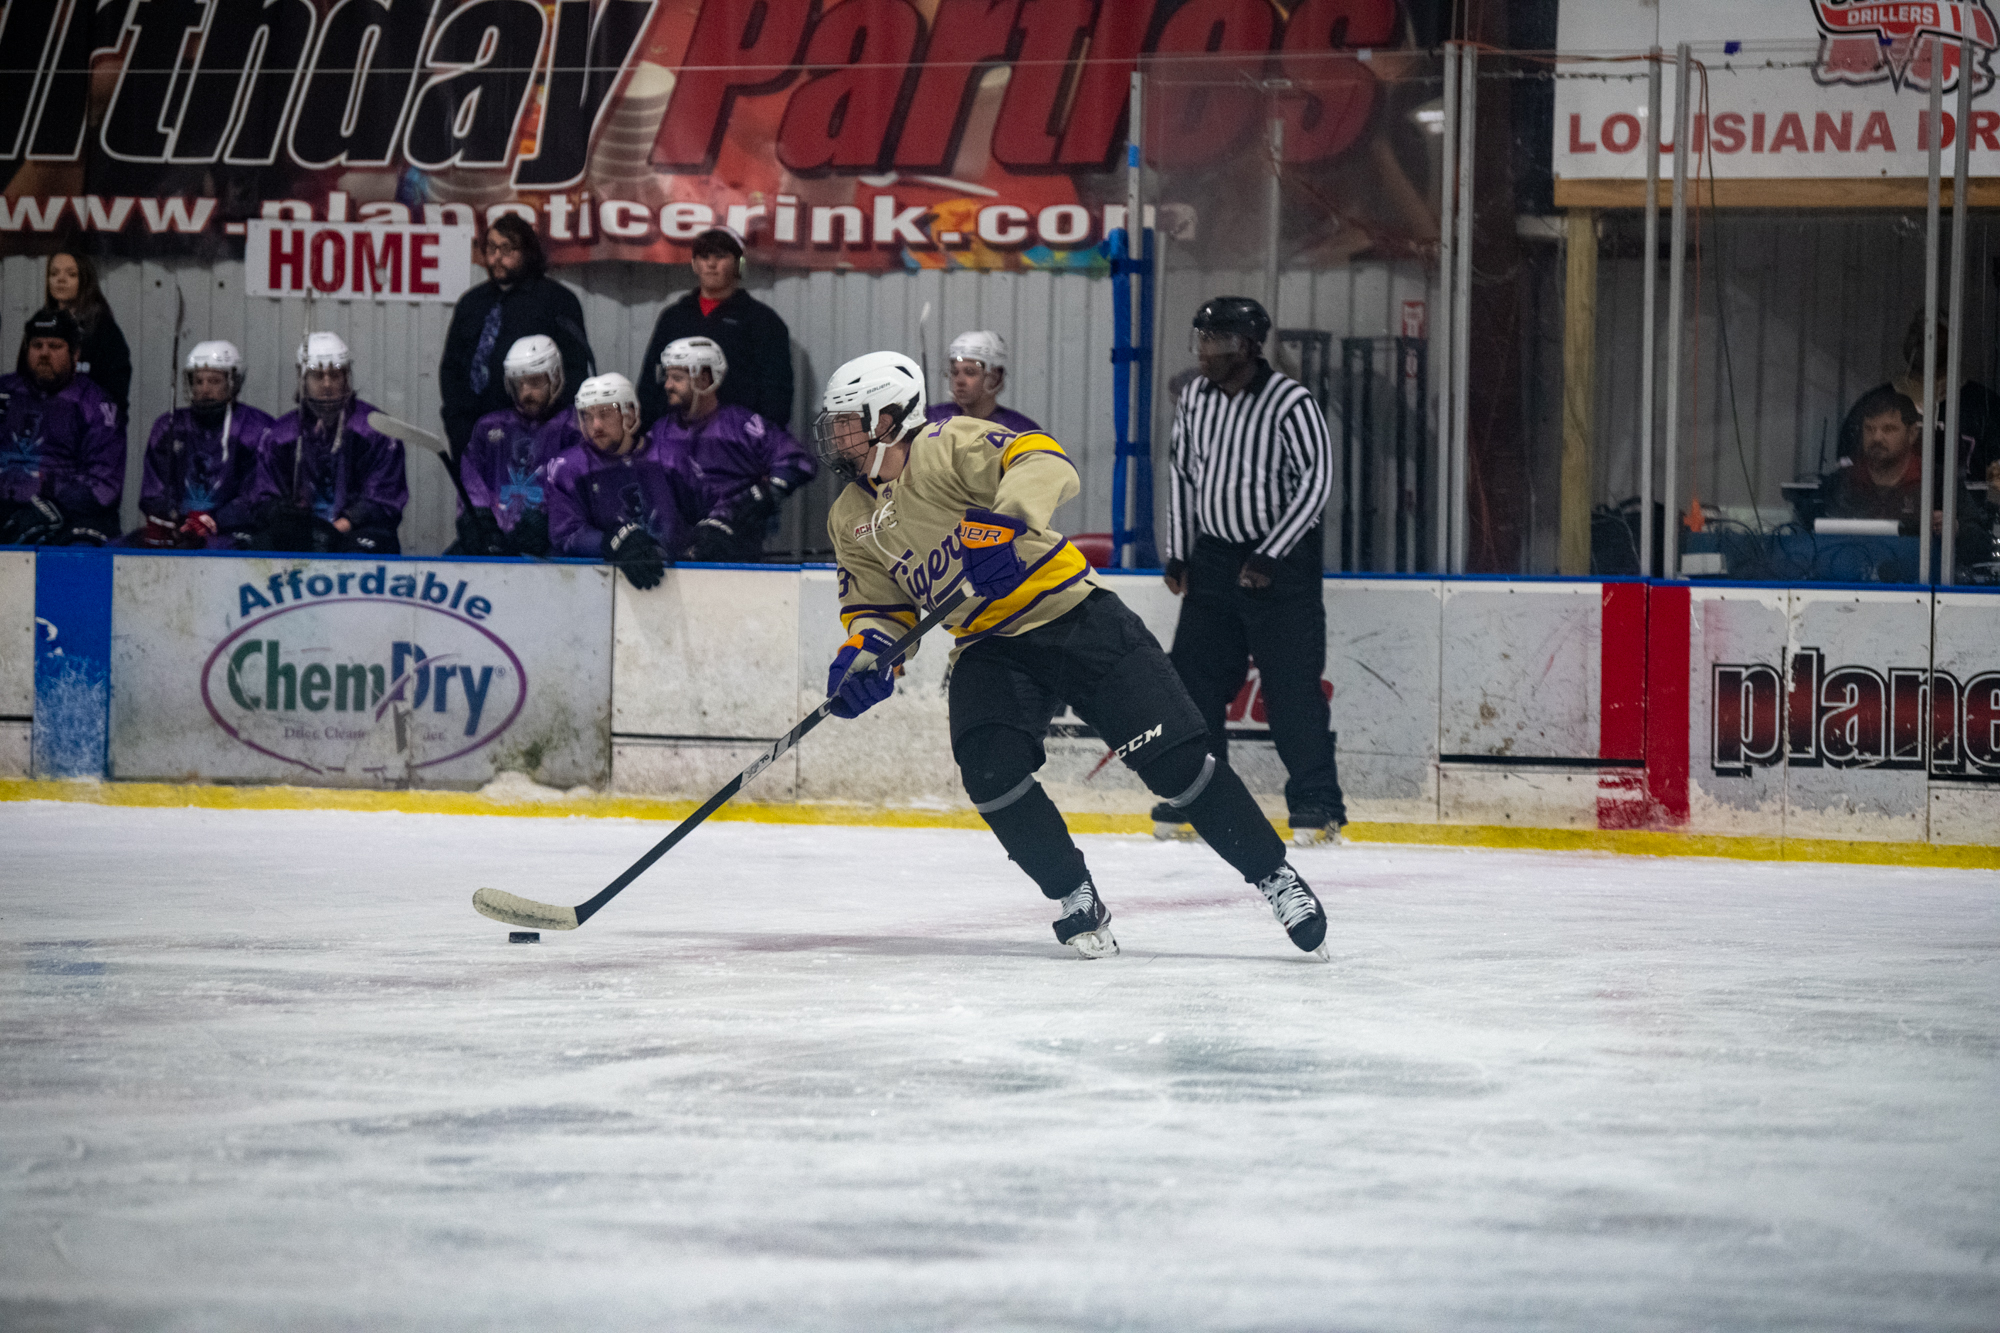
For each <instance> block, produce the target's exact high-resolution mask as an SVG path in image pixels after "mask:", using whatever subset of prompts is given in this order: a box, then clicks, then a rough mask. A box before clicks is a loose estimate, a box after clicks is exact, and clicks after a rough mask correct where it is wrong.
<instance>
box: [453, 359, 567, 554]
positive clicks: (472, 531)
mask: <svg viewBox="0 0 2000 1333" xmlns="http://www.w3.org/2000/svg"><path fill="white" fill-rule="evenodd" d="M502 364H503V367H504V370H505V374H506V377H507V396H508V397H509V398H510V399H511V400H512V401H513V406H511V407H505V408H502V409H500V410H499V411H498V412H488V413H487V414H486V415H485V416H483V417H481V418H479V420H478V421H477V422H475V423H474V424H473V427H472V433H471V434H470V435H469V436H468V437H467V439H466V444H465V453H464V454H463V455H462V456H461V458H460V461H459V474H460V475H459V480H461V481H463V482H464V483H465V494H466V498H467V499H469V500H471V501H472V504H473V508H471V509H469V510H465V511H464V512H462V513H460V514H459V516H458V540H457V541H456V542H454V543H453V544H452V547H451V549H450V550H448V551H446V552H445V554H446V555H547V554H548V553H549V508H548V487H547V481H548V477H547V472H548V465H549V462H550V460H551V459H553V458H554V457H555V456H556V455H557V454H559V453H561V452H562V451H563V450H565V449H567V448H569V447H570V446H571V445H573V444H579V443H581V442H582V438H583V437H582V436H581V435H580V434H579V433H578V431H577V428H576V417H575V416H574V415H572V414H571V413H569V412H565V411H558V410H557V408H556V404H557V402H558V401H560V400H561V398H562V392H563V361H562V351H561V349H560V348H558V347H557V346H556V341H555V339H553V338H549V337H545V336H543V335H542V334H534V335H532V336H530V337H526V338H521V339H518V340H517V341H516V342H515V343H514V345H513V346H512V347H510V348H508V349H507V358H506V360H505V361H504V362H503V363H502Z"/></svg>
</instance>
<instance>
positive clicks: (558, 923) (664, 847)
mask: <svg viewBox="0 0 2000 1333" xmlns="http://www.w3.org/2000/svg"><path fill="white" fill-rule="evenodd" d="M969 596H971V593H970V592H969V591H968V590H967V589H966V588H965V587H964V586H963V585H960V587H959V588H958V589H957V590H956V591H955V592H953V593H952V594H951V595H950V596H949V597H946V598H945V599H944V600H943V601H942V602H939V603H938V604H937V606H936V607H935V608H933V609H932V610H931V612H930V614H929V615H927V616H925V617H924V618H923V619H922V620H919V621H918V622H917V623H916V626H915V628H913V629H911V630H910V631H909V633H907V634H905V635H903V637H902V638H900V639H898V640H896V642H895V643H893V644H891V645H890V646H889V647H888V648H887V649H885V650H884V651H883V652H882V654H881V656H880V657H877V658H876V659H874V660H876V661H881V660H882V659H883V658H887V659H888V660H890V661H894V660H895V659H897V658H898V657H901V656H902V655H903V654H904V653H905V652H907V651H908V650H909V648H910V645H912V644H914V643H915V642H916V641H917V640H918V639H921V638H922V637H923V636H924V634H925V633H926V632H928V631H929V630H931V629H933V628H935V627H936V625H937V624H938V622H939V621H941V620H943V619H944V618H945V617H946V616H948V615H950V614H951V613H952V612H953V611H956V610H957V609H958V608H959V606H960V605H962V604H963V603H964V602H965V600H966V598H967V597H969ZM859 667H860V660H859V659H857V660H856V662H855V664H854V666H851V667H849V668H848V672H847V674H848V675H850V676H851V675H853V674H854V672H855V670H856V669H858V668H859ZM838 693H839V691H837V690H836V691H835V692H834V694H830V695H828V696H827V698H826V702H824V703H822V704H821V705H820V706H819V707H817V708H815V709H813V710H812V712H810V713H807V714H806V715H805V717H804V718H803V719H801V720H800V722H799V724H798V725H797V726H795V727H793V728H792V729H791V730H790V731H788V732H786V733H785V734H784V735H782V736H780V737H778V739H777V740H775V741H773V742H771V748H770V749H768V750H766V751H764V753H762V754H760V755H758V756H757V758H756V759H755V760H753V761H752V762H751V764H750V767H748V768H746V769H744V770H743V771H742V772H741V773H738V774H737V775H736V776H735V777H733V778H731V779H730V780H729V782H728V785H726V786H725V787H723V789H722V790H721V791H719V792H717V793H715V795H713V796H711V797H709V798H708V800H706V801H704V802H703V803H702V807H701V809H699V810H697V811H695V812H694V813H693V814H691V815H689V816H688V817H687V818H686V819H683V820H682V821H681V822H680V823H679V824H677V825H675V826H674V831H673V832H671V833H669V834H668V835H667V836H666V837H664V838H662V839H660V840H659V841H658V842H657V843H655V844H653V850H651V851H649V852H647V853H646V854H645V855H644V856H642V857H640V858H639V859H638V860H637V861H634V862H633V863H632V865H631V867H630V868H629V869H627V870H626V872H625V873H624V874H622V875H620V876H619V877H618V878H617V879H614V880H612V881H611V882H610V883H609V884H607V885H605V886H604V888H603V890H602V891H601V892H599V893H598V895H597V896H596V897H595V898H591V899H589V900H587V901H585V902H580V903H578V904H577V905H576V906H575V907H558V906H556V905H555V904H553V903H538V902H536V901H535V900H534V899H532V898H522V897H520V896H518V895H516V894H512V893H506V892H503V891H502V890H500V889H480V890H479V891H478V892H476V893H474V894H473V895H472V905H473V907H474V908H475V909H476V910H477V911H478V912H479V913H480V914H481V915H482V916H490V917H492V918H493V919H494V920H495V921H505V922H506V923H507V924H508V925H510V926H527V927H529V928H530V929H537V930H575V929H576V928H577V927H578V926H580V925H582V924H583V923H584V922H586V921H588V920H590V918H591V917H593V916H595V915H596V914H597V909H598V908H600V907H602V906H604V904H606V903H608V902H610V901H611V900H612V899H613V898H616V897H617V896H618V895H619V894H620V893H622V892H624V890H625V888H626V886H627V885H629V884H631V882H632V881H633V880H635V879H637V878H639V876H641V875H643V874H645V873H646V871H647V870H648V869H649V868H650V867H651V866H652V864H653V862H655V861H657V860H659V859H660V858H661V857H663V856H665V855H666V854H667V853H668V852H670V851H672V850H673V848H674V844H675V843H677V842H679V841H680V840H681V839H682V838H685V837H686V836H687V835H688V834H690V833H692V832H694V830H695V827H696V826H697V825H699V824H700V823H701V821H702V820H704V819H707V818H708V817H709V816H710V815H712V814H714V813H715V812H716V811H717V810H720V809H721V808H722V807H723V806H724V805H725V804H726V803H727V802H728V801H729V799H730V798H731V797H733V796H734V795H736V793H737V792H739V791H742V790H743V788H744V786H745V785H746V784H748V783H749V782H750V780H751V779H752V778H754V777H756V776H757V775H758V774H759V773H762V772H763V771H764V770H765V769H766V768H769V767H770V766H771V764H772V763H773V762H774V761H776V759H777V758H778V756H779V755H781V754H783V753H784V752H785V751H787V750H789V749H791V748H792V747H793V746H794V745H797V744H798V743H799V740H800V738H801V737H803V736H804V735H805V734H806V733H807V732H809V731H811V730H812V729H813V728H814V727H816V726H818V725H819V724H820V723H821V722H823V721H825V720H826V718H827V716H828V715H829V713H830V712H831V711H832V709H833V701H834V698H835V697H836V696H837V695H838Z"/></svg>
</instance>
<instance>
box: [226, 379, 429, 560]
mask: <svg viewBox="0 0 2000 1333" xmlns="http://www.w3.org/2000/svg"><path fill="white" fill-rule="evenodd" d="M374 410H375V409H374V407H372V406H371V405H369V404H368V403H365V402H363V401H362V400H361V399H359V398H356V399H355V400H354V401H353V403H351V404H350V405H349V406H348V409H347V412H346V415H345V417H344V419H343V425H342V429H341V432H340V439H339V440H338V441H336V440H334V439H333V432H332V429H331V427H330V426H329V425H326V424H323V423H321V422H320V420H319V419H318V418H317V417H314V416H313V415H312V414H311V413H308V412H306V411H305V409H303V408H294V409H293V410H291V411H290V412H287V413H285V415H283V416H281V417H279V418H278V419H277V420H276V421H275V422H273V423H272V425H271V432H270V434H269V435H267V436H266V437H265V444H264V457H263V460H262V462H263V466H261V467H260V468H258V470H257V484H256V487H255V491H254V494H253V497H252V498H253V501H254V503H257V504H260V505H261V504H263V503H265V502H267V501H270V500H277V499H284V500H288V501H290V502H291V503H293V504H298V505H303V506H305V507H306V508H308V509H311V510H312V511H313V513H315V514H317V515H319V517H321V518H323V519H325V520H326V521H327V522H329V523H331V522H332V521H333V520H334V519H337V518H345V519H347V520H348V521H349V522H350V523H352V524H353V525H354V526H355V527H357V528H387V529H389V530H391V531H393V530H394V529H395V527H396V525H397V524H398V523H400V522H402V519H403V507H404V506H405V505H407V504H409V502H410V484H409V480H408V478H406V477H405V476H404V474H403V442H402V441H401V440H396V439H391V438H390V437H389V436H387V435H383V434H381V433H379V432H377V431H375V430H372V429H370V428H369V425H368V414H369V413H370V412H373V411H374ZM301 416H303V417H304V419H305V423H306V424H305V430H304V441H303V444H304V449H303V453H302V452H301V448H300V445H301V440H300V419H301Z"/></svg>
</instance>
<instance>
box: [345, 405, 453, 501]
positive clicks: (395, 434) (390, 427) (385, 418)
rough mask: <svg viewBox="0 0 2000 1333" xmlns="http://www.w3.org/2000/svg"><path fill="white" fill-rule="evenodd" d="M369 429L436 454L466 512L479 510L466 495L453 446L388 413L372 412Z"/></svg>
mask: <svg viewBox="0 0 2000 1333" xmlns="http://www.w3.org/2000/svg"><path fill="white" fill-rule="evenodd" d="M368 428H369V429H370V430H372V431H375V432H376V433H378V434H381V435H387V436H388V437H389V438H390V439H392V440H401V441H402V442H403V443H404V444H414V445H416V446H417V448H419V449H424V450H427V451H429V452H431V453H434V454H436V455H437V456H438V462H440V463H443V464H444V470H445V471H446V472H448V473H450V474H451V484H452V488H453V489H454V490H456V491H457V492H458V498H459V502H460V503H461V504H463V505H464V506H465V512H466V513H468V514H469V513H471V512H472V511H474V510H476V509H478V508H479V506H478V505H476V504H474V503H472V497H471V496H469V495H467V494H466V493H465V479H464V478H463V477H461V476H459V475H458V468H457V466H456V465H455V464H453V463H452V461H451V446H450V445H448V444H446V443H445V442H444V440H443V439H441V438H440V437H439V436H437V435H436V434H434V433H432V432H431V431H427V430H425V429H424V428H423V427H422V426H412V425H411V424H410V423H409V422H407V421H398V420H397V419H396V418H395V417H392V416H390V415H389V414H388V413H387V412H370V413H369V414H368Z"/></svg>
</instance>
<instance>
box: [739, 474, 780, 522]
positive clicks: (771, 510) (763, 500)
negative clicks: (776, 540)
mask: <svg viewBox="0 0 2000 1333" xmlns="http://www.w3.org/2000/svg"><path fill="white" fill-rule="evenodd" d="M784 495H785V493H784V491H783V490H781V489H779V484H778V481H777V479H776V478H775V477H774V478H772V479H771V480H770V481H760V482H758V483H757V484H756V485H754V486H752V487H751V488H750V489H749V490H747V491H745V492H743V494H741V495H739V496H737V497H736V505H735V507H734V508H733V509H731V510H730V511H729V526H730V527H732V528H735V529H736V530H737V531H738V532H762V531H763V530H764V525H765V524H766V523H769V522H770V521H771V516H772V515H773V514H776V513H777V512H778V501H780V500H782V499H783V498H784Z"/></svg>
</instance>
